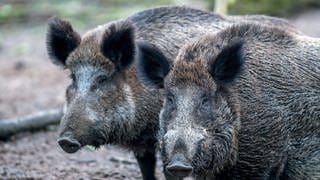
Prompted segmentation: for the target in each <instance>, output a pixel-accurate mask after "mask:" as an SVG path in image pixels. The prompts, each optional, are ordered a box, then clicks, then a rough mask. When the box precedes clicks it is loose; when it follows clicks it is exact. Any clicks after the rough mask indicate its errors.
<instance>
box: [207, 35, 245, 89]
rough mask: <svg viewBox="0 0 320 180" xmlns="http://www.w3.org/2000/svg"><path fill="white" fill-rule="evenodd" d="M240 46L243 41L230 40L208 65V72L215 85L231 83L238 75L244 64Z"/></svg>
mask: <svg viewBox="0 0 320 180" xmlns="http://www.w3.org/2000/svg"><path fill="white" fill-rule="evenodd" d="M242 46H243V40H241V39H234V40H231V41H230V43H229V44H228V45H227V46H225V47H224V48H223V49H222V50H221V52H220V54H218V56H217V58H216V59H215V60H214V61H213V63H212V64H211V65H210V67H209V72H210V74H211V76H212V77H213V78H214V80H215V81H216V82H217V83H220V84H225V83H229V82H232V81H233V80H234V79H235V78H236V77H237V76H238V75H239V74H240V72H241V69H242V66H243V64H244V57H243V52H242Z"/></svg>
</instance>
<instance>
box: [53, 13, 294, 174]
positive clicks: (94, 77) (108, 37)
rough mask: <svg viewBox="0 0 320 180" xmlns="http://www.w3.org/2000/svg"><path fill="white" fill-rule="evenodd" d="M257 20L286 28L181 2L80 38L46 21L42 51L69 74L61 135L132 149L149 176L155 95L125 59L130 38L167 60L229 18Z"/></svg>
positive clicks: (273, 21)
mask: <svg viewBox="0 0 320 180" xmlns="http://www.w3.org/2000/svg"><path fill="white" fill-rule="evenodd" d="M261 19H262V21H263V22H266V24H268V25H272V24H277V26H281V27H284V28H288V27H291V25H290V24H288V23H287V22H283V21H282V20H280V19H277V18H270V17H263V18H262V17H260V16H254V17H251V16H246V17H222V16H219V15H216V14H213V13H210V12H206V11H202V10H197V9H192V8H187V7H161V8H154V9H148V10H145V11H142V12H139V13H136V14H134V15H132V16H130V17H128V18H126V19H124V20H119V21H113V22H110V23H107V24H104V25H101V26H98V27H96V28H94V29H92V30H90V31H88V32H87V33H85V34H84V35H83V36H82V39H81V42H80V37H78V34H76V33H75V32H74V31H73V30H72V28H71V26H70V25H68V23H67V22H61V21H58V23H57V22H56V23H49V29H48V38H47V41H48V42H49V43H47V46H48V54H49V55H50V56H51V57H52V56H53V59H54V61H53V62H55V63H57V64H60V65H66V66H65V67H66V68H68V69H69V70H70V71H71V72H72V74H73V76H74V77H75V78H74V80H73V82H72V84H71V85H70V86H69V87H68V88H67V93H66V94H67V95H66V96H67V97H66V99H67V106H66V111H65V114H64V117H63V119H62V121H61V124H60V132H61V133H60V136H61V137H62V136H65V135H66V134H68V133H69V135H70V134H71V135H72V138H73V139H76V140H78V141H79V142H80V144H81V145H86V144H96V145H100V144H101V142H102V141H104V142H105V143H110V144H117V145H121V146H123V147H125V148H128V149H131V150H133V151H134V154H135V155H136V158H137V160H138V162H139V166H140V168H141V171H142V175H143V178H144V179H155V176H154V170H155V168H154V167H155V143H156V140H157V139H156V137H155V134H156V133H157V130H158V128H159V119H158V114H159V111H160V108H161V105H162V95H161V93H160V92H159V91H157V90H155V89H150V88H147V87H145V86H143V85H142V84H141V83H140V82H139V81H138V79H137V69H136V66H135V65H133V64H134V63H132V61H133V60H134V58H132V57H133V56H135V53H134V52H135V51H136V49H137V47H135V44H134V42H135V41H144V42H148V43H150V44H153V45H155V46H156V47H157V48H158V49H159V50H160V51H161V52H162V54H163V55H164V57H167V58H168V59H167V60H168V61H172V60H173V59H174V57H176V56H177V54H178V50H179V49H180V48H181V47H182V46H183V45H184V44H186V43H187V42H189V41H191V40H193V39H195V38H198V37H200V36H202V35H204V34H206V33H208V32H217V31H219V30H221V29H224V28H226V27H229V26H231V25H232V24H234V23H239V22H247V21H255V22H260V20H261ZM277 22H278V23H277ZM131 24H132V25H131ZM51 26H52V27H51ZM133 27H134V28H133ZM55 28H56V29H58V30H59V31H61V33H60V32H59V31H57V30H55ZM291 30H293V28H291ZM51 31H52V32H55V33H52V32H51ZM133 31H135V32H134V33H133ZM56 33H57V34H56ZM51 34H54V35H55V36H53V37H56V36H58V37H59V38H58V40H59V41H58V43H51V42H52V40H51V39H50V38H51V36H50V37H49V35H51ZM133 34H134V35H133ZM60 35H63V36H62V38H61V37H60ZM65 38H67V39H65ZM65 40H66V42H65V43H66V44H64V43H63V42H64V41H65ZM79 43H80V44H79ZM57 44H61V45H62V46H64V48H62V49H61V48H59V47H62V46H60V45H59V46H57ZM57 47H58V48H57ZM51 48H53V49H51ZM60 51H61V52H60ZM137 53H138V52H137ZM57 57H58V58H57ZM156 57H159V56H156ZM169 64H170V63H169ZM101 77H102V79H104V80H103V81H100V80H99V79H101ZM97 132H98V133H97ZM65 133H66V134H65ZM71 135H70V136H71Z"/></svg>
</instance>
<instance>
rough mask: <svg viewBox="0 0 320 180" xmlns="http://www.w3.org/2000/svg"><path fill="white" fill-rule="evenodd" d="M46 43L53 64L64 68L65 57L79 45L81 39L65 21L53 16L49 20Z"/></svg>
mask: <svg viewBox="0 0 320 180" xmlns="http://www.w3.org/2000/svg"><path fill="white" fill-rule="evenodd" d="M46 41H47V42H46V44H47V51H48V54H49V57H50V58H51V59H52V61H53V63H55V64H57V65H62V66H65V64H66V60H67V57H68V56H69V54H70V53H71V51H73V50H74V49H75V48H76V47H77V46H78V45H79V44H80V41H81V37H80V35H79V34H78V33H77V32H75V31H73V28H72V26H71V25H70V24H69V23H68V22H67V21H63V20H61V19H59V18H58V17H56V16H54V17H52V18H50V19H49V23H48V33H47V40H46Z"/></svg>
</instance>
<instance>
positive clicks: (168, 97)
mask: <svg viewBox="0 0 320 180" xmlns="http://www.w3.org/2000/svg"><path fill="white" fill-rule="evenodd" d="M174 100H175V98H174V96H173V94H172V93H170V92H169V93H168V94H167V103H168V104H169V105H172V104H174Z"/></svg>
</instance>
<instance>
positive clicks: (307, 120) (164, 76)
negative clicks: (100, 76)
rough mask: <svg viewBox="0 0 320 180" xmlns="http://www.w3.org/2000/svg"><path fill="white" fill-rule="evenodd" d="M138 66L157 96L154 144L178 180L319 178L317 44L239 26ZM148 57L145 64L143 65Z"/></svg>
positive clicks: (152, 50) (152, 53)
mask: <svg viewBox="0 0 320 180" xmlns="http://www.w3.org/2000/svg"><path fill="white" fill-rule="evenodd" d="M144 49H145V51H146V52H148V54H149V55H148V56H143V57H141V58H139V60H138V62H139V63H138V70H139V71H138V72H139V74H140V77H141V81H142V82H144V83H145V84H147V85H149V86H153V87H155V88H157V89H160V90H162V91H164V92H163V94H164V97H163V98H164V104H163V107H162V110H161V113H160V133H159V138H160V144H161V154H162V157H163V161H164V166H165V169H166V171H167V172H169V173H170V174H172V175H173V176H175V177H177V178H179V179H182V178H184V177H186V176H189V175H193V176H194V177H195V178H196V179H319V178H320V39H313V38H310V37H306V36H304V35H302V34H296V33H292V32H290V31H287V30H283V28H278V27H270V26H263V25H259V24H255V23H240V24H237V25H233V26H231V27H228V28H226V29H225V30H222V31H220V32H218V33H216V34H209V35H205V36H203V37H201V38H199V39H198V40H195V41H193V42H189V43H187V44H186V45H185V46H184V47H183V48H181V50H180V51H179V54H178V56H177V57H176V58H175V59H174V60H173V59H170V58H168V57H166V56H165V55H164V54H162V53H161V50H159V49H158V48H157V47H156V46H145V47H144ZM149 57H152V58H149Z"/></svg>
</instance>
